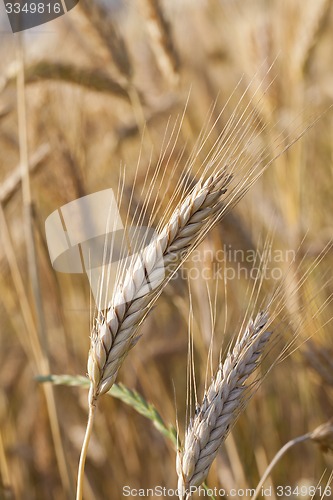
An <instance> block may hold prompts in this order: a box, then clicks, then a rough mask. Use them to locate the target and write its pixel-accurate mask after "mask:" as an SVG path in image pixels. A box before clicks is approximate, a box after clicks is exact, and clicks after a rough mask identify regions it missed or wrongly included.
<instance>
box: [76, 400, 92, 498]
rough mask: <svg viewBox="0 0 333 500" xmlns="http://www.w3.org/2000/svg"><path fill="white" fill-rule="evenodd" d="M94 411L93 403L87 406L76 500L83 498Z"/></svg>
mask: <svg viewBox="0 0 333 500" xmlns="http://www.w3.org/2000/svg"><path fill="white" fill-rule="evenodd" d="M95 409H96V404H95V403H94V402H93V403H90V404H89V416H88V423H87V428H86V433H85V436H84V440H83V443H82V449H81V455H80V462H79V469H78V474H77V490H76V500H82V497H83V481H84V466H85V463H86V457H87V451H88V447H89V442H90V437H91V434H92V430H93V425H94V418H95Z"/></svg>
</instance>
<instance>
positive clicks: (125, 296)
mask: <svg viewBox="0 0 333 500" xmlns="http://www.w3.org/2000/svg"><path fill="white" fill-rule="evenodd" d="M229 181H230V176H229V175H228V174H227V173H226V172H225V171H224V170H223V171H221V172H218V173H216V174H214V175H212V176H210V177H209V178H208V179H207V180H206V181H203V180H201V181H199V182H198V184H197V185H196V187H195V188H194V190H193V191H192V193H190V194H189V195H188V196H187V197H186V198H185V199H184V201H183V202H182V203H181V204H180V205H179V207H178V208H177V209H176V210H175V211H174V213H173V215H172V216H171V219H170V220H169V222H168V223H167V224H166V225H165V227H164V228H163V229H162V231H161V232H160V233H159V235H158V236H157V238H156V239H154V240H153V241H152V242H151V243H150V244H149V245H148V246H147V247H146V249H145V250H144V251H143V252H142V253H141V254H140V255H139V256H138V257H137V258H136V259H135V260H134V262H133V265H131V266H130V268H129V269H128V270H127V272H126V274H125V277H124V280H123V281H120V282H119V284H118V286H117V287H116V290H115V292H114V294H113V300H112V302H111V304H110V305H109V307H108V308H107V311H106V312H105V313H104V314H103V313H100V315H99V317H98V318H97V319H96V321H95V325H94V327H93V331H92V335H91V347H90V352H89V357H88V374H89V378H90V381H91V391H90V403H93V402H94V401H95V400H96V399H97V397H98V396H99V395H100V394H104V393H105V392H107V391H108V390H109V389H110V388H111V386H112V384H113V383H114V381H115V379H116V376H117V373H118V370H119V368H120V366H121V363H122V361H123V359H124V357H125V356H126V354H127V353H128V351H129V350H130V349H131V348H132V347H133V345H134V344H135V343H136V340H137V330H138V327H139V326H140V324H141V322H142V320H143V319H144V317H145V316H146V315H147V313H148V311H149V309H150V307H151V305H152V302H153V301H154V299H155V298H156V297H157V296H158V294H159V292H160V291H161V288H162V287H163V285H164V284H165V283H166V282H167V281H168V279H169V278H170V275H171V274H172V272H173V271H174V266H175V265H179V263H181V262H182V261H183V260H184V259H185V258H186V257H187V255H188V253H189V251H190V250H191V249H192V248H193V247H194V246H195V245H196V244H197V243H198V242H199V241H200V239H201V238H202V236H203V235H204V234H205V233H206V232H207V230H208V228H209V226H211V225H212V223H213V222H214V221H216V220H217V219H218V217H219V212H221V211H222V207H223V204H222V198H223V194H224V193H225V192H226V189H227V185H228V183H229ZM159 250H160V251H159ZM147 276H149V283H148V284H147V280H146V277H147ZM161 277H162V278H161Z"/></svg>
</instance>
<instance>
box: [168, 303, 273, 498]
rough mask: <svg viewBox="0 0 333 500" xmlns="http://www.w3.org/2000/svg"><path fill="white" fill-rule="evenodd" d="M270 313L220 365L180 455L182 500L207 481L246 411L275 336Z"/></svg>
mask: <svg viewBox="0 0 333 500" xmlns="http://www.w3.org/2000/svg"><path fill="white" fill-rule="evenodd" d="M267 322H268V313H267V311H265V312H261V313H260V314H258V316H257V317H256V319H255V320H254V321H252V320H251V321H250V322H249V324H248V326H247V328H246V330H245V332H244V334H243V336H242V337H241V339H240V340H239V341H238V342H237V343H236V345H235V346H234V348H233V350H232V351H230V352H229V353H228V355H227V357H226V359H225V361H224V362H223V363H221V364H220V366H219V369H218V371H217V374H216V376H215V377H214V378H213V380H212V382H211V384H210V386H209V388H208V390H207V391H206V393H205V396H204V398H203V401H202V404H201V405H200V406H199V407H198V408H197V410H196V414H195V416H194V418H193V419H191V421H190V424H189V427H188V429H187V431H186V436H185V441H184V446H183V448H182V449H181V450H179V451H178V454H177V474H178V493H179V498H180V499H181V500H184V499H186V500H188V499H189V498H191V494H192V493H193V491H194V490H195V489H196V487H197V486H199V485H200V484H201V483H202V482H203V481H204V480H205V478H206V477H207V474H208V471H209V469H210V467H211V465H212V463H213V460H214V458H215V457H216V454H217V451H218V449H219V447H220V445H221V443H222V442H223V441H224V440H225V438H226V436H227V434H228V431H229V429H230V428H231V426H232V425H233V423H234V422H235V420H236V418H237V416H238V415H239V413H240V411H241V409H242V408H243V407H244V402H245V393H246V389H247V385H246V381H247V379H248V378H249V376H250V375H251V374H252V373H253V372H254V370H255V369H256V367H257V365H258V362H259V360H260V357H261V354H262V352H263V349H264V348H265V346H266V344H267V342H268V340H269V338H270V336H271V332H268V331H267V330H266V327H267Z"/></svg>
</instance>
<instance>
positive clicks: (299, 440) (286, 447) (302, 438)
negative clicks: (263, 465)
mask: <svg viewBox="0 0 333 500" xmlns="http://www.w3.org/2000/svg"><path fill="white" fill-rule="evenodd" d="M310 438H311V433H307V434H304V435H303V436H299V437H297V438H295V439H292V440H291V441H288V443H286V444H285V445H284V446H283V447H282V448H281V450H280V451H278V453H277V454H276V455H275V457H274V458H273V460H272V461H271V463H270V464H269V466H268V467H267V469H266V470H265V472H264V475H263V476H262V478H261V479H260V481H259V484H258V486H257V488H256V491H255V492H254V495H253V497H251V500H255V499H256V498H257V497H258V495H259V493H260V491H261V487H262V486H263V484H264V482H265V481H266V479H267V478H268V476H269V475H270V473H271V472H272V470H273V468H274V467H275V465H276V464H277V463H278V461H279V460H280V459H281V458H282V456H283V455H284V454H285V453H286V452H287V451H288V450H289V449H290V448H291V447H292V446H294V445H295V444H298V443H302V442H303V441H307V440H308V439H310Z"/></svg>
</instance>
